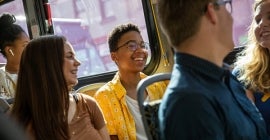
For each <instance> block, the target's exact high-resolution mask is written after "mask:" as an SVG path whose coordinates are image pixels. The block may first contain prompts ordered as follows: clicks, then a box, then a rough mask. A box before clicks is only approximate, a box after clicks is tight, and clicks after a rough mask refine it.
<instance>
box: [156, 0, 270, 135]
mask: <svg viewBox="0 0 270 140" xmlns="http://www.w3.org/2000/svg"><path fill="white" fill-rule="evenodd" d="M158 12H159V23H161V26H162V29H163V31H164V32H165V34H166V37H167V39H168V40H169V43H170V45H171V46H173V47H174V50H175V52H176V53H175V64H174V68H173V71H172V78H171V80H170V83H169V85H168V88H167V90H166V93H165V95H164V97H163V100H162V103H161V105H160V108H159V109H160V110H159V121H160V127H161V135H162V138H161V139H162V140H240V139H244V140H265V139H269V136H268V135H267V133H266V129H265V122H264V120H263V119H262V117H261V115H260V113H259V112H258V110H257V109H256V107H255V106H254V105H253V104H252V103H251V102H250V100H249V99H248V98H247V97H246V95H245V91H244V90H243V89H242V86H241V85H240V83H239V82H238V81H237V80H236V78H235V77H234V76H232V75H231V73H230V71H229V70H228V69H226V68H224V67H223V59H224V57H225V56H226V55H227V54H228V53H229V52H230V51H231V50H232V49H233V48H234V43H233V39H232V24H233V19H232V16H231V12H232V6H231V1H229V0H223V1H222V0H217V1H214V0H159V1H158Z"/></svg>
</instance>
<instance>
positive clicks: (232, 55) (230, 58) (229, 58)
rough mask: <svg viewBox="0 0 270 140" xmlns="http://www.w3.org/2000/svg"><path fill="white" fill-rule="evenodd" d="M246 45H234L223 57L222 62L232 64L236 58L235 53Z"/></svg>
mask: <svg viewBox="0 0 270 140" xmlns="http://www.w3.org/2000/svg"><path fill="white" fill-rule="evenodd" d="M245 47H246V46H239V47H235V48H234V49H233V50H232V51H231V52H230V53H229V54H228V55H227V56H226V57H225V58H224V60H223V61H224V62H225V63H227V64H228V65H233V63H234V62H235V60H236V57H237V55H238V54H239V53H240V52H241V51H242V50H244V49H245Z"/></svg>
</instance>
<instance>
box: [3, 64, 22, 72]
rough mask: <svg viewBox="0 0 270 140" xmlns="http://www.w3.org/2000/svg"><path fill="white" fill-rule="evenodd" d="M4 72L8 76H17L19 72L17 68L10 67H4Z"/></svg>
mask: <svg viewBox="0 0 270 140" xmlns="http://www.w3.org/2000/svg"><path fill="white" fill-rule="evenodd" d="M5 70H6V72H8V73H10V74H17V73H18V71H19V67H18V66H11V65H8V64H7V65H6V66H5Z"/></svg>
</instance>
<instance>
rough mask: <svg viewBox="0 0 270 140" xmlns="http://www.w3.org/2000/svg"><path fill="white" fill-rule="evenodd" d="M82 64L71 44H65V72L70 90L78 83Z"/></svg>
mask: <svg viewBox="0 0 270 140" xmlns="http://www.w3.org/2000/svg"><path fill="white" fill-rule="evenodd" d="M80 64H81V63H80V61H79V60H78V59H77V58H76V55H75V52H74V50H73V47H72V46H71V44H70V43H69V42H65V46H64V66H63V72H64V76H65V79H66V82H67V85H68V88H69V89H71V88H72V87H74V86H75V85H76V84H77V83H78V79H77V72H78V67H79V66H80Z"/></svg>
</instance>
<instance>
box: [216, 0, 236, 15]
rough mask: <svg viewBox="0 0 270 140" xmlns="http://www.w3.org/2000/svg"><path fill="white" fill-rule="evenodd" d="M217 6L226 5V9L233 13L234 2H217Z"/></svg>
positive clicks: (226, 0)
mask: <svg viewBox="0 0 270 140" xmlns="http://www.w3.org/2000/svg"><path fill="white" fill-rule="evenodd" d="M215 4H216V5H225V8H226V9H227V11H228V12H229V13H232V0H221V1H217V2H215Z"/></svg>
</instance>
